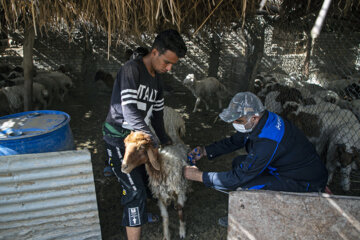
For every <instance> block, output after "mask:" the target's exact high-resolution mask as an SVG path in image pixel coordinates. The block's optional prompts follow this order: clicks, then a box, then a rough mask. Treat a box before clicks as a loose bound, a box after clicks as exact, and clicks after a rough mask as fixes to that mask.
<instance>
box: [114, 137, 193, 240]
mask: <svg viewBox="0 0 360 240" xmlns="http://www.w3.org/2000/svg"><path fill="white" fill-rule="evenodd" d="M124 143H125V154H124V159H123V161H122V165H121V171H122V172H123V173H125V174H128V173H130V172H131V171H132V170H133V169H134V168H135V167H137V166H139V165H141V164H145V168H146V172H147V174H148V175H149V187H150V189H151V191H152V193H153V195H154V197H155V198H158V205H159V208H160V211H161V216H162V219H163V235H164V238H163V239H167V240H169V239H170V231H169V214H168V211H167V206H168V205H169V204H170V203H171V202H172V201H173V202H174V203H176V205H175V208H176V209H177V211H178V216H179V222H180V227H179V235H180V238H185V235H186V229H185V219H184V214H183V207H184V204H185V201H186V192H187V189H188V186H189V183H188V181H187V180H186V179H185V178H184V177H183V174H182V169H183V167H184V166H187V165H188V164H187V161H186V159H187V155H186V151H184V147H182V146H179V145H181V144H177V145H169V146H166V147H164V148H162V149H160V150H158V149H156V148H154V147H153V143H152V140H151V137H150V135H148V134H145V133H143V132H131V133H130V134H129V135H128V136H127V137H126V138H125V140H124Z"/></svg>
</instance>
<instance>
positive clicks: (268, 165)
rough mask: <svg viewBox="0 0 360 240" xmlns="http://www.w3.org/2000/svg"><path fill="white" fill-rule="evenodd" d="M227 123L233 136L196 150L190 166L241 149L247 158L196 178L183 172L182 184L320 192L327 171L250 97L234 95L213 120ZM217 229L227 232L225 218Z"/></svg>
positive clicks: (296, 133) (303, 142) (301, 140)
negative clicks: (229, 166) (217, 117)
mask: <svg viewBox="0 0 360 240" xmlns="http://www.w3.org/2000/svg"><path fill="white" fill-rule="evenodd" d="M219 116H220V118H221V119H222V120H223V121H225V122H228V123H232V124H233V126H234V128H235V130H236V133H235V134H234V135H232V136H231V137H229V138H224V139H222V140H220V141H218V142H215V143H212V144H210V145H208V146H198V147H196V148H194V149H193V150H192V151H191V152H190V153H189V154H188V156H189V159H190V160H191V161H192V162H193V163H194V164H195V163H196V161H198V160H200V159H201V158H202V157H203V156H207V157H208V159H209V160H211V159H213V158H216V157H218V156H220V155H223V154H227V153H230V152H233V151H236V150H238V149H241V148H245V150H246V151H247V153H248V154H247V155H240V156H237V157H235V158H234V159H233V162H232V169H231V170H230V171H227V172H202V171H200V170H199V169H198V168H197V167H196V166H187V167H185V168H184V176H185V177H186V178H187V179H188V180H192V181H199V182H203V183H204V184H205V186H207V187H212V188H215V189H218V190H237V189H262V190H274V191H287V192H318V191H323V190H324V189H325V187H326V182H327V170H326V168H325V165H324V164H323V163H322V161H321V160H320V157H319V155H318V154H317V152H316V150H315V147H314V146H313V145H312V144H311V143H310V142H309V140H308V139H307V138H306V137H305V135H304V134H303V133H302V132H301V131H300V130H299V129H298V128H297V127H295V125H293V124H292V123H291V122H289V121H287V120H286V119H283V118H281V117H280V116H279V115H277V114H275V113H273V112H269V111H267V110H265V108H264V106H263V104H262V102H261V101H260V99H259V98H258V97H257V96H256V95H255V94H253V93H251V92H240V93H237V94H236V95H235V96H234V97H233V98H232V100H231V102H230V104H229V107H228V108H226V109H224V110H223V112H222V113H221V114H220V115H219ZM219 224H220V225H222V226H227V217H224V218H220V219H219Z"/></svg>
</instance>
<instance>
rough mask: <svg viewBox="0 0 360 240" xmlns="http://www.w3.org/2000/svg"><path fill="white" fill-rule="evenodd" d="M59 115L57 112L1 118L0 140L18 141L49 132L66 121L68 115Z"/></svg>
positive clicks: (25, 113) (27, 113) (26, 113)
mask: <svg viewBox="0 0 360 240" xmlns="http://www.w3.org/2000/svg"><path fill="white" fill-rule="evenodd" d="M61 113H62V112H59V111H43V112H24V113H23V114H21V113H20V114H14V115H8V116H6V117H2V118H0V140H6V139H9V140H10V139H20V138H26V137H32V136H37V135H42V134H45V133H47V132H51V131H53V130H55V129H57V128H59V127H60V126H63V125H64V123H65V122H67V121H68V119H69V117H68V115H67V114H65V113H62V114H61ZM12 116H13V117H12Z"/></svg>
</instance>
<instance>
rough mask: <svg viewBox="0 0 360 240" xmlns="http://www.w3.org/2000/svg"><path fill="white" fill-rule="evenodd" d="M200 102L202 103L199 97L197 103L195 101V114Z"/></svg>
mask: <svg viewBox="0 0 360 240" xmlns="http://www.w3.org/2000/svg"><path fill="white" fill-rule="evenodd" d="M200 101H201V99H200V98H199V97H198V98H196V101H195V107H194V110H193V112H196V111H197V107H198V105H199V104H200Z"/></svg>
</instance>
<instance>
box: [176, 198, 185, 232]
mask: <svg viewBox="0 0 360 240" xmlns="http://www.w3.org/2000/svg"><path fill="white" fill-rule="evenodd" d="M185 201H186V196H185V194H184V193H181V194H180V195H179V196H178V199H177V206H176V210H177V212H178V216H179V224H180V225H179V236H180V238H181V239H184V238H185V236H186V224H185V218H184V211H183V207H184V203H185Z"/></svg>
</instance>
